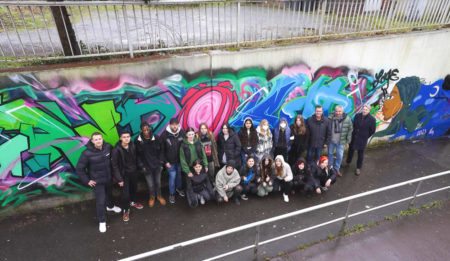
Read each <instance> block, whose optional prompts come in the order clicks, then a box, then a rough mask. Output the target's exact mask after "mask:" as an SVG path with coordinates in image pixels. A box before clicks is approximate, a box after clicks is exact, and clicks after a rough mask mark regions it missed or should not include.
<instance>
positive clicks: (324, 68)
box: [0, 31, 450, 213]
mask: <svg viewBox="0 0 450 261" xmlns="http://www.w3.org/2000/svg"><path fill="white" fill-rule="evenodd" d="M448 35H449V34H448V31H443V32H439V33H423V34H420V35H418V34H413V35H412V36H411V35H402V36H398V37H397V38H395V37H385V38H372V39H370V40H367V39H366V40H360V41H348V42H342V41H341V42H334V43H328V44H326V45H324V44H316V45H300V46H294V47H286V48H271V49H262V50H252V51H242V52H234V53H224V52H212V53H211V54H198V55H193V56H189V57H171V58H168V59H163V60H157V61H147V62H141V63H131V64H115V65H107V66H98V67H82V68H70V69H60V70H53V71H40V72H29V73H19V74H3V75H0V155H1V157H0V213H4V212H7V211H8V210H10V209H12V208H14V207H17V206H19V205H21V204H23V203H24V202H26V201H31V200H32V199H35V198H40V197H43V196H48V195H60V196H64V197H79V196H80V194H81V192H86V191H89V189H88V188H86V187H85V186H82V185H80V183H79V181H78V177H77V176H76V174H74V167H75V165H76V163H77V161H78V159H79V157H80V155H81V153H82V151H83V150H84V145H85V144H86V143H87V142H88V140H89V138H88V136H90V135H91V133H92V132H95V131H98V132H101V133H103V135H104V138H105V140H106V141H107V142H109V143H111V144H115V143H116V142H117V141H118V133H119V132H120V131H121V130H124V129H127V130H129V131H131V133H132V134H133V135H134V136H136V135H137V134H138V133H139V125H140V123H141V121H146V122H148V123H149V124H150V125H151V126H152V127H153V128H154V129H155V131H156V132H157V133H161V132H162V131H163V130H164V129H165V128H166V126H167V124H168V121H169V120H170V119H171V118H173V117H177V118H178V119H179V120H180V122H181V123H182V125H183V127H185V128H186V127H187V126H191V127H195V128H196V127H198V125H199V124H200V123H202V122H206V123H207V124H208V125H209V126H211V129H212V130H213V131H214V132H215V133H216V134H217V133H218V132H219V129H220V126H221V124H222V123H224V122H229V123H230V124H231V125H232V126H233V127H235V128H239V127H240V126H242V123H243V120H244V119H245V118H246V117H252V118H253V119H254V121H255V122H256V123H258V122H259V121H260V120H262V119H268V120H269V122H270V124H271V125H272V126H274V125H276V124H277V121H278V119H279V118H280V117H286V118H288V119H289V120H292V119H293V118H294V117H295V116H296V115H297V114H299V113H301V114H302V115H303V116H305V117H309V116H311V115H312V114H313V111H314V107H315V106H316V105H318V104H320V105H322V106H323V107H324V111H325V114H328V113H329V112H330V111H332V110H333V108H334V106H335V105H336V104H341V105H343V106H344V111H345V113H347V114H348V115H350V116H351V117H353V116H354V115H355V113H357V112H359V111H360V109H361V106H362V105H363V104H370V105H372V108H373V109H372V114H373V115H374V116H375V117H376V119H377V132H376V134H375V135H374V138H373V139H372V142H373V141H376V140H384V141H390V140H393V139H416V138H427V137H439V136H443V135H448V134H449V126H450V117H449V116H450V114H449V113H450V103H449V97H450V87H449V85H450V76H447V74H448V68H450V66H448V65H449V64H448V61H447V60H448V59H444V58H446V57H450V56H449V50H448V47H444V48H442V44H440V43H439V42H436V39H441V40H443V39H444V40H445V39H447V40H448V38H449V37H448ZM418 36H419V37H418ZM424 38H428V39H424ZM404 41H407V42H409V44H410V45H413V46H414V45H417V43H416V42H417V41H419V42H422V43H424V42H426V43H428V44H430V45H424V46H422V47H421V48H418V49H416V50H415V51H416V54H419V55H421V54H422V55H423V54H429V53H431V54H430V55H431V56H425V55H423V56H422V57H421V58H419V59H421V60H422V62H423V63H425V64H430V67H431V68H435V67H434V66H435V64H441V65H442V64H444V66H443V67H440V68H439V69H438V71H432V72H430V71H423V72H422V73H420V72H417V71H416V69H414V70H410V71H404V70H403V68H410V67H409V66H410V65H409V64H408V61H405V60H404V58H405V57H403V56H404V55H405V53H404V52H400V50H402V49H404V48H405V47H404V46H400V47H399V46H398V44H399V42H400V43H401V42H404ZM395 43H396V44H395ZM389 44H391V45H389ZM432 44H434V46H433V45H432ZM355 46H356V47H358V48H359V49H358V48H355ZM370 46H381V47H378V48H379V49H380V48H381V49H390V48H391V47H392V48H391V49H395V50H397V51H399V52H398V53H394V54H395V55H393V56H389V57H386V56H385V55H381V54H380V55H377V59H387V60H385V61H384V62H385V64H388V66H377V65H376V64H378V63H380V62H379V61H377V62H374V63H373V64H375V65H374V66H366V65H367V64H370V63H368V62H367V61H365V60H364V59H363V58H364V56H360V57H359V59H358V58H355V57H354V56H355V53H358V52H363V51H364V49H366V50H367V51H368V52H373V53H375V54H376V51H377V50H372V49H370ZM367 48H369V49H367ZM423 49H427V50H428V49H432V50H433V51H431V52H430V51H427V50H423ZM311 50H313V51H314V52H315V53H316V54H317V56H320V57H321V58H323V59H322V62H321V63H320V66H316V65H317V64H318V61H317V60H316V57H315V56H314V52H313V53H310V51H311ZM321 50H326V52H329V53H332V51H333V50H334V51H336V52H337V54H336V55H334V56H330V57H326V58H325V57H323V53H322V54H321V53H320V51H321ZM338 51H340V52H338ZM302 53H303V54H302ZM297 55H298V56H297ZM268 57H271V59H268ZM311 57H313V59H312V60H310V58H311ZM343 57H348V59H343ZM414 59H417V57H416V58H414ZM308 60H310V63H308ZM227 61H230V62H229V63H227ZM346 61H347V62H346ZM357 61H359V63H360V64H364V65H365V66H360V64H358V62H357ZM410 61H411V60H410ZM282 64H284V65H282ZM311 64H313V65H311ZM336 64H339V66H336ZM405 64H407V65H405ZM394 65H397V66H394ZM416 67H424V65H423V64H421V65H417V66H416ZM416 67H415V68H416ZM425 67H426V66H425ZM427 68H428V67H427ZM424 75H426V76H425V77H424ZM430 75H431V77H430Z"/></svg>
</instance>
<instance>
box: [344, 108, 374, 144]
mask: <svg viewBox="0 0 450 261" xmlns="http://www.w3.org/2000/svg"><path fill="white" fill-rule="evenodd" d="M375 130H376V124H375V118H374V117H373V116H372V115H370V114H368V115H367V116H365V117H364V116H363V115H362V113H358V114H356V115H355V118H354V119H353V133H352V143H351V144H350V147H351V148H352V149H354V150H364V149H365V148H366V146H367V140H368V139H369V138H370V136H372V135H373V134H374V133H375Z"/></svg>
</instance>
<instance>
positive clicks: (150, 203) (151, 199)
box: [148, 196, 155, 207]
mask: <svg viewBox="0 0 450 261" xmlns="http://www.w3.org/2000/svg"><path fill="white" fill-rule="evenodd" d="M154 205H155V196H151V197H150V199H149V200H148V206H149V207H153V206H154Z"/></svg>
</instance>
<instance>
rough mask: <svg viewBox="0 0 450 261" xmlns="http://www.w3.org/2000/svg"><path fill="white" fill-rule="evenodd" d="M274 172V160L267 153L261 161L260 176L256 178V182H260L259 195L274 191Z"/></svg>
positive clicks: (263, 195)
mask: <svg viewBox="0 0 450 261" xmlns="http://www.w3.org/2000/svg"><path fill="white" fill-rule="evenodd" d="M274 173H275V168H274V165H273V160H272V158H271V157H270V155H268V154H265V155H264V156H262V158H261V161H260V162H259V177H258V178H257V179H256V183H257V184H258V193H257V195H258V196H260V197H265V196H267V195H268V194H269V193H270V192H272V191H273V177H274V175H275V174H274Z"/></svg>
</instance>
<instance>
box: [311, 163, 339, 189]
mask: <svg viewBox="0 0 450 261" xmlns="http://www.w3.org/2000/svg"><path fill="white" fill-rule="evenodd" d="M311 172H312V177H313V179H314V189H315V190H316V193H317V194H321V193H322V192H323V191H327V190H328V189H329V188H330V186H331V184H334V182H336V172H335V170H334V169H333V168H330V167H329V166H328V157H327V156H322V157H320V159H319V162H318V164H313V166H312V167H311Z"/></svg>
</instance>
